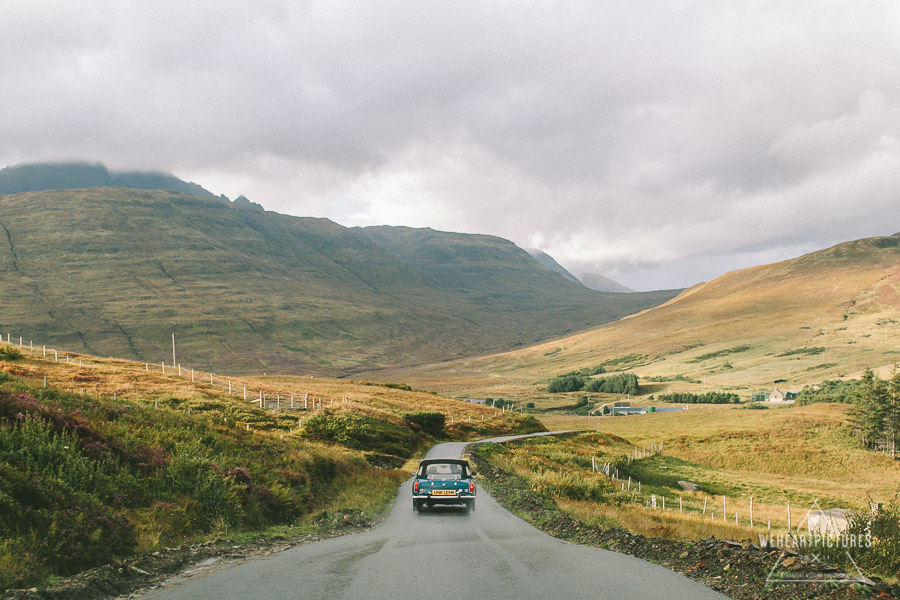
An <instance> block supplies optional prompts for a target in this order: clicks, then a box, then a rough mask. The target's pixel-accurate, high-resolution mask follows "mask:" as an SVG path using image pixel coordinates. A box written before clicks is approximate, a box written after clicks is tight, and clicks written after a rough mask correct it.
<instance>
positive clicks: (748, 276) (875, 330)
mask: <svg viewBox="0 0 900 600" xmlns="http://www.w3.org/2000/svg"><path fill="white" fill-rule="evenodd" d="M630 295H631V294H625V295H623V296H625V297H628V296H630ZM898 362H900V237H897V236H891V237H875V238H867V239H863V240H857V241H852V242H846V243H843V244H839V245H837V246H834V247H832V248H829V249H826V250H822V251H819V252H814V253H811V254H807V255H805V256H801V257H799V258H796V259H793V260H788V261H783V262H780V263H776V264H771V265H765V266H760V267H754V268H751V269H743V270H740V271H734V272H731V273H727V274H725V275H723V276H721V277H719V278H716V279H714V280H712V281H710V282H708V283H703V284H699V285H697V286H695V287H693V288H691V289H688V290H686V291H684V292H682V293H681V294H680V295H679V296H678V297H676V298H674V299H672V300H670V301H669V302H667V303H665V304H662V305H660V306H658V307H655V308H653V309H650V310H647V311H644V312H642V313H639V314H636V315H633V316H630V317H627V318H625V319H622V320H620V321H616V322H614V323H609V324H607V325H603V326H600V327H597V328H594V329H591V330H587V331H583V332H579V333H576V334H574V335H571V336H568V337H564V338H562V339H557V340H551V341H548V342H545V343H542V344H538V345H535V346H532V347H530V348H524V349H520V350H516V351H512V352H507V353H503V354H496V355H491V356H485V357H481V358H477V359H469V360H467V361H465V362H464V363H463V362H461V361H452V362H448V363H444V364H441V365H431V366H426V367H418V368H415V369H410V370H401V371H394V372H387V373H386V374H383V375H384V376H386V377H395V378H396V377H402V378H403V380H404V381H407V382H409V383H411V384H413V385H419V386H430V387H433V388H447V387H455V388H456V389H457V390H459V389H463V387H460V386H465V385H466V382H471V381H486V379H485V378H486V377H490V385H491V386H503V385H507V386H525V387H526V388H529V389H532V388H533V387H534V386H538V387H539V386H542V385H544V384H545V382H546V378H547V377H551V376H555V375H559V374H562V373H566V372H570V371H573V370H576V369H581V368H585V367H588V368H593V367H595V366H599V365H603V366H604V368H606V370H607V371H615V370H624V371H628V372H633V373H636V374H638V375H640V376H641V377H644V378H646V377H651V376H652V377H657V378H661V380H662V381H680V379H679V378H684V377H687V378H691V379H695V380H697V381H699V382H702V386H705V387H706V388H707V389H710V388H711V389H722V388H727V389H733V390H738V391H740V390H744V392H743V393H744V395H745V396H749V393H750V392H751V391H757V390H758V389H764V390H768V391H771V387H772V386H773V382H775V381H779V385H780V386H782V389H799V388H801V387H802V386H803V385H805V384H814V383H818V382H821V381H822V380H824V379H828V378H836V377H839V376H842V375H851V374H854V373H858V372H860V371H862V370H863V369H865V368H866V367H872V368H882V371H883V372H884V373H886V372H887V371H889V370H890V366H891V365H893V364H895V363H898ZM508 389H510V388H508ZM650 389H652V388H650ZM469 391H470V392H471V393H475V392H474V391H472V390H471V389H470V390H469ZM494 393H496V390H495V391H494ZM507 393H511V392H509V391H507Z"/></svg>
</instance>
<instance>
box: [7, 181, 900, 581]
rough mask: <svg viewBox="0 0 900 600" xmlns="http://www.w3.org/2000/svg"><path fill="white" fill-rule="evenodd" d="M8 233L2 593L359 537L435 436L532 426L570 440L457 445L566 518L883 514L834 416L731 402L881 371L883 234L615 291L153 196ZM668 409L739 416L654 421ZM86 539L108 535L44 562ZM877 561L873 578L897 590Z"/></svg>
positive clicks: (100, 199)
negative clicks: (75, 554)
mask: <svg viewBox="0 0 900 600" xmlns="http://www.w3.org/2000/svg"><path fill="white" fill-rule="evenodd" d="M0 223H2V225H3V229H4V236H5V237H6V242H8V249H7V250H4V251H3V252H0V283H2V285H3V289H4V290H7V293H5V294H4V297H3V305H2V311H0V332H3V333H5V334H6V337H5V339H2V338H0V359H2V360H0V410H2V413H0V419H2V420H0V434H2V436H3V437H2V441H3V443H2V444H0V453H2V456H0V458H2V461H0V486H2V487H0V501H2V502H5V504H3V506H4V507H5V509H4V510H6V511H7V512H8V513H9V519H8V520H7V523H8V524H11V525H9V527H8V528H7V530H5V531H4V540H5V541H3V542H2V546H0V567H2V568H0V573H2V577H4V579H2V580H0V584H2V585H3V586H13V587H16V586H18V587H21V586H26V585H46V584H47V582H48V581H53V580H55V579H57V578H59V577H66V576H70V575H73V574H75V573H77V572H79V571H82V570H84V569H87V568H91V567H97V566H99V565H103V564H107V563H110V562H111V561H114V560H124V559H126V558H127V557H136V556H139V555H143V556H146V555H148V554H150V555H152V553H153V552H159V551H160V549H163V548H166V547H169V546H176V545H178V544H182V545H183V544H192V545H197V544H206V543H214V542H212V540H215V539H217V538H221V537H222V536H229V539H230V538H231V537H233V538H236V539H238V540H239V544H245V543H246V544H257V543H262V542H260V540H261V539H266V538H267V537H271V536H274V537H279V538H281V537H287V538H290V539H297V538H296V536H297V535H318V534H319V533H322V534H323V535H324V533H323V532H324V529H323V528H324V527H325V526H324V525H323V523H328V524H329V525H328V527H331V526H332V525H333V523H334V522H335V519H337V521H340V519H342V518H349V519H350V520H351V521H352V522H358V523H360V524H368V523H374V522H377V520H378V519H380V518H382V516H383V515H384V514H386V511H387V510H388V509H389V507H390V502H391V500H392V498H393V496H394V495H395V494H396V488H397V485H399V483H400V482H401V481H402V480H403V479H405V475H404V473H405V472H406V471H407V470H408V469H409V466H410V464H411V462H412V461H415V460H416V459H417V458H419V457H420V456H421V455H422V454H423V453H424V452H425V451H426V449H427V448H428V447H429V446H430V445H431V444H433V443H435V442H438V441H444V440H457V441H474V440H478V439H482V438H486V437H493V436H496V435H506V434H514V433H526V432H534V431H542V430H550V431H570V430H574V431H577V432H581V433H575V434H571V433H570V434H565V435H562V436H548V437H544V438H540V439H539V440H538V439H535V440H526V441H516V442H510V443H508V444H504V445H500V444H492V445H485V446H483V447H480V449H478V450H474V451H473V452H475V453H477V454H478V455H479V456H480V458H479V460H483V461H486V462H485V464H487V465H490V466H489V467H488V468H490V469H492V471H491V472H492V473H494V474H495V475H496V477H497V478H499V479H502V478H504V477H506V478H512V479H516V478H518V479H517V480H521V482H524V483H522V484H521V485H522V486H525V487H526V488H529V489H530V490H531V493H533V494H536V495H537V497H539V498H540V499H542V500H541V502H548V503H550V505H552V506H553V507H554V508H553V510H555V511H562V514H565V515H568V517H566V518H571V519H575V520H576V521H577V522H578V523H581V524H582V525H579V527H582V526H583V527H589V528H596V529H597V531H615V530H618V529H619V528H621V529H622V530H627V531H629V532H631V534H634V535H638V536H646V537H647V538H648V539H666V540H670V541H672V542H678V543H683V544H688V545H690V544H693V543H694V542H696V541H697V540H700V539H708V538H712V537H715V538H718V539H722V538H727V539H732V540H737V541H739V542H740V541H742V540H743V541H746V540H756V539H757V538H758V536H759V535H761V534H763V533H765V534H766V535H769V534H772V535H781V536H782V537H784V536H786V535H789V533H790V532H793V531H794V530H796V528H797V525H798V523H802V522H803V519H804V516H805V515H806V513H807V512H808V511H809V509H810V507H812V506H818V507H820V508H822V509H826V510H827V509H832V508H835V509H851V510H854V511H857V512H858V513H865V511H867V510H868V506H869V503H870V502H872V501H875V502H877V503H880V504H882V505H883V506H884V507H886V512H885V513H884V514H885V515H887V516H886V517H885V518H888V519H893V518H895V517H896V514H897V503H898V494H900V467H898V463H897V462H896V460H894V459H892V458H891V457H890V455H889V454H887V453H876V452H873V451H872V450H870V449H866V448H863V447H862V446H861V445H860V443H859V440H858V439H857V438H856V437H854V435H853V427H854V425H853V423H854V419H855V418H856V417H855V416H854V412H853V410H854V408H853V406H852V405H851V404H849V403H850V402H852V401H853V397H842V398H839V399H838V400H840V401H842V402H839V403H833V404H832V403H828V404H824V403H813V404H809V405H804V406H800V405H799V404H798V405H797V406H791V405H789V404H776V403H765V404H755V405H751V403H750V400H751V397H752V396H753V395H754V394H760V393H762V394H764V395H766V396H767V395H768V394H769V393H770V392H772V391H773V390H774V389H776V388H778V389H780V390H781V391H783V392H800V391H801V390H804V389H807V390H813V389H817V387H818V386H820V385H821V384H823V382H825V381H845V382H852V381H855V380H858V379H859V378H860V377H861V375H862V373H863V372H864V371H865V370H866V369H872V370H873V371H874V372H875V373H876V374H877V375H878V376H879V377H880V378H881V379H884V380H887V379H889V378H890V377H891V375H892V372H893V371H892V369H893V365H894V364H895V363H897V362H898V361H900V350H898V349H897V348H900V279H898V277H900V237H898V236H888V237H878V238H868V239H863V240H856V241H852V242H846V243H843V244H839V245H837V246H834V247H832V248H829V249H825V250H822V251H819V252H814V253H811V254H808V255H805V256H802V257H799V258H796V259H793V260H789V261H784V262H781V263H777V264H772V265H764V266H760V267H755V268H751V269H745V270H741V271H735V272H732V273H727V274H725V275H723V276H721V277H719V278H716V279H714V280H712V281H710V282H707V283H703V284H699V285H697V286H694V287H692V288H690V289H688V290H684V291H678V290H673V291H660V292H649V293H637V292H630V291H626V290H621V291H620V292H619V293H616V292H597V291H594V290H590V289H588V288H586V287H585V286H584V285H582V284H581V283H580V282H579V281H577V280H576V279H575V278H574V277H573V276H571V275H570V274H567V272H565V270H564V269H562V267H559V265H558V264H557V263H555V261H553V259H552V258H551V257H549V256H546V255H545V256H543V257H538V258H534V257H533V256H532V255H531V254H529V253H528V252H526V251H524V250H522V249H520V248H518V247H517V246H516V245H514V244H512V243H511V242H509V241H507V240H503V239H500V238H496V237H492V236H481V235H470V234H456V233H448V232H440V231H435V230H432V229H414V228H406V227H369V228H362V229H360V228H345V227H342V226H340V225H337V224H335V223H333V222H331V221H328V220H326V219H304V218H297V217H288V216H285V215H278V214H276V213H268V212H266V211H263V210H260V209H259V208H258V207H254V206H252V205H249V204H245V203H230V202H222V201H221V200H220V199H216V198H215V197H201V196H195V195H192V194H190V193H184V192H181V191H174V190H143V189H133V188H112V187H96V188H89V189H65V190H41V191H30V192H23V193H17V194H7V195H5V196H2V197H0ZM601 284H602V285H607V284H606V283H603V282H599V283H598V285H601ZM173 334H174V339H173V338H172V336H173ZM20 336H21V337H20ZM173 342H174V343H175V347H174V348H173V347H172V345H171V344H172V343H173ZM173 353H176V354H177V356H173ZM608 378H609V379H611V378H619V379H618V380H617V381H618V382H619V383H617V384H616V385H624V384H623V383H621V382H630V383H628V385H632V384H633V385H634V386H635V387H629V388H628V390H629V391H628V392H625V391H623V390H624V388H618V389H612V387H614V386H611V387H609V388H604V387H602V386H601V385H599V384H601V382H602V381H603V380H604V379H608ZM562 380H565V381H566V382H567V383H566V384H565V385H560V386H557V387H556V388H551V387H549V386H550V384H551V383H552V382H557V383H560V382H561V381H562ZM566 386H569V387H566ZM572 386H574V387H572ZM551 389H553V390H554V391H551ZM596 390H602V391H596ZM673 393H678V394H688V395H690V394H694V395H701V394H707V395H708V396H709V397H727V398H731V397H733V398H734V402H735V403H731V404H722V405H715V404H710V405H699V404H692V405H690V406H687V405H685V406H684V410H679V411H677V412H662V409H664V408H667V407H670V406H672V407H676V406H677V407H679V408H681V406H680V405H670V404H666V403H664V402H663V398H662V396H663V395H666V394H673ZM681 397H683V398H689V397H691V396H681ZM615 403H627V404H629V405H630V406H631V407H632V408H634V409H647V410H649V411H650V412H648V413H647V414H640V415H632V416H627V417H613V416H601V415H602V414H603V412H604V410H603V408H604V407H606V409H607V410H606V412H609V407H610V406H612V405H614V404H615ZM657 408H659V409H661V410H660V412H653V411H654V410H655V409H657ZM648 448H650V449H652V450H649V451H648ZM598 465H600V466H599V467H598ZM67 470H68V471H69V472H70V473H67ZM76 474H80V475H78V476H77V477H76V476H75V475H76ZM680 481H690V482H691V483H692V484H694V485H696V486H697V489H696V490H693V491H692V490H685V489H683V487H682V486H681V484H680V483H679V482H680ZM41 496H43V497H46V498H49V499H50V500H48V501H46V502H45V503H44V504H40V503H37V504H36V502H37V501H36V500H35V498H37V497H41ZM4 498H5V499H7V500H8V501H6V500H3V499H4ZM73 502H75V503H76V504H77V506H78V507H81V508H82V509H84V510H86V513H85V514H87V515H88V516H89V519H88V520H89V521H90V520H91V519H93V521H90V523H88V522H87V521H85V522H84V523H82V522H79V523H80V524H79V523H76V522H74V521H71V518H70V517H71V515H72V510H73V507H74V506H75V505H76V504H73ZM676 503H677V504H676ZM676 506H677V510H676V509H675V507H676ZM37 510H40V511H44V512H42V513H41V514H42V515H43V516H42V517H41V518H40V519H37V518H33V516H31V515H33V514H36V513H34V512H33V511H37ZM334 515H345V516H346V517H335V516H334ZM347 515H349V516H347ZM788 515H790V516H788ZM525 516H527V515H525ZM529 518H532V517H529ZM542 518H543V517H540V516H538V517H534V519H536V521H535V524H536V525H538V526H543V525H542V521H541V519H542ZM92 523H93V524H92ZM763 523H764V524H765V526H763ZM82 525H83V526H84V527H86V528H87V529H84V531H82V530H81V529H79V527H82ZM13 526H14V527H13ZM10 527H13V528H10ZM91 527H93V528H94V529H91ZM98 527H99V528H100V529H97V528H98ZM104 527H106V528H107V529H108V531H107V529H103V528H104ZM89 530H90V531H95V532H96V531H100V530H102V531H104V532H105V533H104V535H108V536H111V539H114V540H117V541H116V542H115V543H113V544H110V545H108V546H105V547H104V546H97V545H96V544H95V545H93V546H91V545H88V546H85V547H86V548H87V551H86V553H83V555H79V556H80V557H81V559H83V560H80V562H79V561H75V562H71V561H69V562H66V561H65V560H62V561H59V560H56V561H55V559H54V558H53V557H54V556H55V557H57V558H58V557H62V556H65V555H66V553H69V554H72V553H71V552H70V551H69V550H68V549H69V546H67V545H66V544H69V545H72V544H75V545H76V546H77V545H78V544H88V541H87V540H88V538H90V535H89V533H90V531H89ZM50 532H53V533H50ZM62 532H64V533H62ZM47 536H49V539H51V540H52V544H55V546H53V547H52V548H51V547H50V546H47V547H44V546H41V545H40V544H38V543H37V542H36V540H39V539H42V538H43V537H47ZM895 541H896V539H895V537H892V536H886V537H885V541H884V542H880V544H881V545H878V546H876V551H873V552H874V553H873V552H870V553H868V554H862V555H860V557H859V558H860V561H862V563H863V564H864V565H865V570H866V573H867V575H870V576H875V577H880V578H884V579H886V580H887V581H888V582H893V583H895V582H896V581H897V577H898V576H900V575H898V573H897V565H896V564H895V563H894V562H892V560H890V559H885V558H883V556H885V555H884V554H881V555H879V554H877V553H878V552H882V553H884V552H888V554H890V553H891V552H893V550H890V549H889V550H887V551H885V548H888V547H889V546H890V544H894V543H895ZM754 543H755V542H754ZM72 547H75V546H72ZM892 547H893V546H890V548H892ZM53 548H55V550H54V549H53ZM63 550H65V552H64V551H63ZM833 558H834V560H835V561H836V562H837V563H838V564H840V565H842V566H844V567H846V566H847V565H846V564H845V562H841V561H842V560H843V558H842V557H841V556H836V557H833ZM54 561H55V562H54ZM4 565H6V566H4ZM704 577H708V578H709V579H708V580H706V581H707V583H708V584H710V585H713V587H715V585H714V584H713V583H711V582H713V581H714V580H715V579H716V577H720V576H719V575H710V574H707V575H705V576H704Z"/></svg>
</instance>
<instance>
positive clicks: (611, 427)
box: [541, 404, 900, 507]
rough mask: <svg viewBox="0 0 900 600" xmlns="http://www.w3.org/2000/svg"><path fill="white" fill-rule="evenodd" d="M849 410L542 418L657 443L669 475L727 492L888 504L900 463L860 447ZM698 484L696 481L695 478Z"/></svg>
mask: <svg viewBox="0 0 900 600" xmlns="http://www.w3.org/2000/svg"><path fill="white" fill-rule="evenodd" d="M848 408H849V407H848V406H847V405H840V404H812V405H809V406H801V407H783V408H782V407H779V408H770V409H768V410H746V409H743V408H737V407H732V406H727V405H724V406H715V405H712V406H709V405H707V406H691V407H690V409H689V410H686V411H680V412H674V413H656V414H646V415H632V416H628V417H558V416H544V417H541V421H542V422H543V423H544V425H545V426H546V427H547V428H548V429H550V430H564V429H588V430H590V431H597V429H598V428H599V431H601V432H604V433H609V434H613V435H616V436H620V437H622V438H624V439H626V440H628V441H629V442H631V444H632V445H634V446H637V447H638V448H641V447H643V446H647V447H649V445H650V444H651V443H662V446H663V452H662V457H666V460H668V459H669V458H671V459H673V461H674V462H673V464H669V465H667V467H668V469H669V473H670V474H672V475H673V476H674V475H681V476H682V478H684V479H692V478H694V480H697V479H700V480H703V481H705V482H707V483H708V485H709V486H710V487H711V488H712V489H715V490H718V491H719V492H720V493H721V491H725V492H726V495H734V496H742V497H749V496H750V495H755V497H756V498H757V499H762V498H765V499H766V500H767V501H772V502H776V503H779V504H782V505H783V504H785V503H787V502H789V501H791V499H792V498H793V500H794V502H811V501H812V500H814V499H816V498H819V499H820V500H821V501H824V502H827V503H828V504H829V505H834V506H853V507H861V506H863V505H865V502H866V498H867V495H871V496H872V497H873V498H877V499H879V501H881V502H887V501H888V500H889V499H890V498H891V497H892V496H893V495H894V494H895V493H897V492H898V491H900V463H898V462H897V461H892V460H891V459H890V457H886V456H882V455H880V454H876V453H874V452H872V451H869V450H865V449H863V448H860V447H858V445H857V443H856V440H854V439H852V437H851V436H850V432H849V429H848V428H846V427H844V425H845V424H846V422H847V410H848ZM698 483H699V481H698Z"/></svg>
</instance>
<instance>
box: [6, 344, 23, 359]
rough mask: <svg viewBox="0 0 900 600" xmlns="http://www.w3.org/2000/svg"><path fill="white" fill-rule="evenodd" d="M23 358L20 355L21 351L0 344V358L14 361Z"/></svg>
mask: <svg viewBox="0 0 900 600" xmlns="http://www.w3.org/2000/svg"><path fill="white" fill-rule="evenodd" d="M23 358H25V357H24V356H22V353H21V352H19V350H18V349H16V348H13V347H12V346H8V345H3V346H0V360H5V361H8V362H15V361H17V360H22V359H23Z"/></svg>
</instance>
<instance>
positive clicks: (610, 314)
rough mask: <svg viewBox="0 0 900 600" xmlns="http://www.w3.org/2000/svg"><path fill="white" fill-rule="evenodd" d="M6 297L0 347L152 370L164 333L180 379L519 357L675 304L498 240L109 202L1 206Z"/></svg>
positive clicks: (216, 208)
mask: <svg viewBox="0 0 900 600" xmlns="http://www.w3.org/2000/svg"><path fill="white" fill-rule="evenodd" d="M76 172H80V173H82V174H83V173H86V172H93V173H94V175H93V177H94V178H95V180H99V181H102V180H103V177H104V176H103V171H102V170H99V169H95V170H93V171H91V170H81V171H78V170H76ZM70 181H71V180H70ZM82 183H85V182H84V181H82ZM0 289H3V290H4V292H3V301H2V303H0V331H4V332H13V333H14V334H17V335H22V336H24V337H25V339H28V340H34V341H35V342H36V343H40V344H48V345H54V346H56V347H59V348H64V349H67V350H71V351H85V352H89V353H91V354H94V355H100V356H116V357H122V358H131V359H137V360H142V361H149V362H157V363H158V362H160V361H168V360H171V348H170V344H171V334H172V333H174V334H175V337H176V345H177V356H178V360H179V361H181V362H183V363H184V364H186V365H191V366H194V367H202V368H213V369H216V370H225V369H227V370H229V371H230V372H245V373H249V372H263V371H266V372H279V373H291V374H330V375H345V374H349V373H353V372H357V371H361V370H365V369H374V368H380V367H386V366H390V365H410V364H416V363H420V362H431V361H440V360H447V359H451V358H459V357H465V356H473V355H478V354H484V353H487V352H497V351H501V350H506V349H510V348H515V347H523V346H526V345H529V344H534V343H537V342H540V341H542V340H546V339H550V338H552V337H558V336H560V335H565V334H566V333H571V332H574V331H578V330H580V329H586V328H588V327H592V326H595V325H598V324H601V323H605V322H609V321H611V320H615V319H618V318H620V317H623V316H625V315H628V314H631V313H635V312H637V311H640V310H643V309H646V308H649V307H652V306H656V305H658V304H660V303H662V302H665V301H666V300H669V299H670V298H672V297H673V296H674V295H675V293H676V292H673V291H666V292H652V293H645V294H628V295H622V294H602V293H599V292H594V291H591V290H588V289H587V288H584V287H583V286H581V285H580V284H577V283H575V282H571V281H569V280H567V279H565V278H563V277H561V276H560V275H558V274H556V273H552V272H550V271H548V270H547V269H545V268H544V267H542V266H541V265H540V264H538V263H537V262H536V261H534V260H533V259H532V258H531V257H530V256H529V255H528V254H527V253H526V252H524V251H522V250H521V249H519V248H518V247H517V246H515V245H514V244H513V243H512V242H509V241H507V240H503V239H500V238H494V237H491V236H475V235H463V234H454V233H444V232H436V231H433V230H427V229H409V228H388V227H380V228H367V229H363V230H359V229H348V228H345V227H342V226H340V225H337V224H336V223H333V222H331V221H329V220H327V219H312V218H299V217H291V216H286V215H281V214H277V213H273V212H266V211H262V210H255V209H253V208H252V207H247V206H244V205H243V203H242V202H240V201H236V202H234V203H227V204H226V203H224V202H221V201H219V200H218V199H215V198H213V197H204V196H199V195H188V194H184V193H175V192H170V191H160V190H139V189H125V188H114V187H97V188H89V189H72V190H50V191H34V192H28V193H18V194H8V195H4V196H0Z"/></svg>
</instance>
